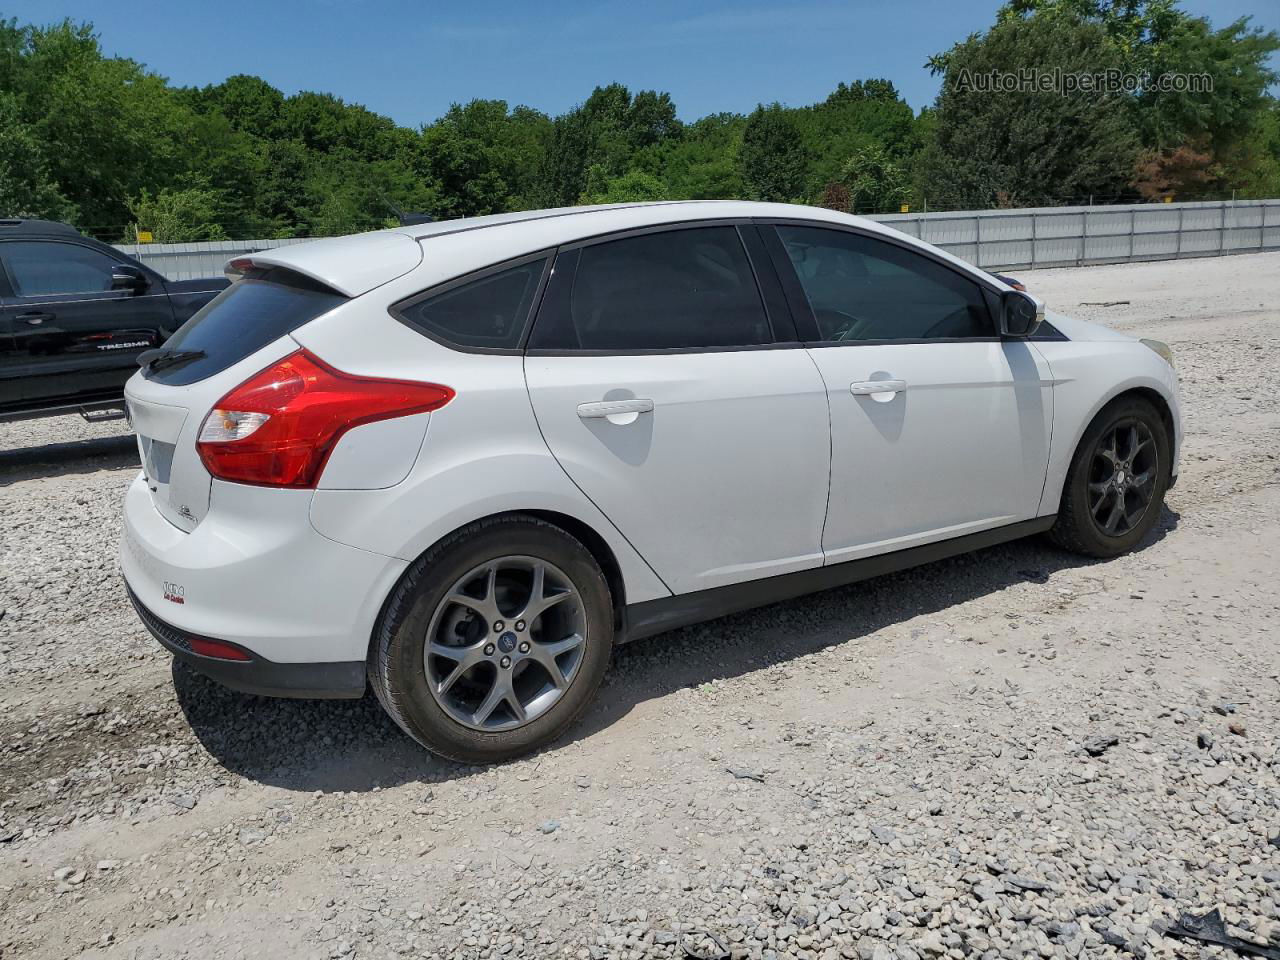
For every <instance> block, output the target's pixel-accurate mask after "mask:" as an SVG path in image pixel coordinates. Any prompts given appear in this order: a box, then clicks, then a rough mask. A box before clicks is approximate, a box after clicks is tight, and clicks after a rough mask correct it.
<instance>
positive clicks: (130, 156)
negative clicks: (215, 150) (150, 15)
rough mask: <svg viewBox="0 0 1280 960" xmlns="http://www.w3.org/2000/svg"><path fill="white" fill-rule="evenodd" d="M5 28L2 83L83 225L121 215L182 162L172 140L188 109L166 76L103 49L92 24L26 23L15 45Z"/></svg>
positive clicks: (115, 220) (118, 220)
mask: <svg viewBox="0 0 1280 960" xmlns="http://www.w3.org/2000/svg"><path fill="white" fill-rule="evenodd" d="M7 33H8V39H7V40H6V41H5V45H4V46H5V49H6V50H8V52H9V53H8V56H9V57H10V58H11V60H10V63H9V64H8V65H7V66H6V67H5V68H4V71H5V72H6V73H7V74H9V75H10V76H11V77H12V82H11V84H9V85H7V86H6V89H7V91H8V92H10V93H11V94H13V95H14V96H15V98H16V101H17V104H18V112H19V116H20V118H21V120H22V122H23V123H24V124H25V125H26V126H27V127H28V128H29V129H30V130H31V132H32V134H33V135H34V136H35V137H36V138H37V140H38V141H39V142H40V143H41V144H42V145H44V150H43V152H44V156H45V159H46V162H47V163H48V169H49V176H50V177H51V178H52V179H53V181H54V182H55V183H57V185H58V189H59V190H60V191H61V193H62V194H63V195H64V196H66V197H67V199H68V200H69V201H71V202H72V203H73V204H74V205H75V206H76V207H77V208H78V209H79V214H80V222H81V224H82V225H83V226H86V227H89V228H95V227H102V228H110V227H111V226H112V225H119V224H123V223H124V222H125V220H126V218H127V216H128V207H127V205H126V198H127V197H129V196H134V195H136V194H137V193H138V191H139V190H140V189H142V188H143V187H144V186H147V185H148V184H154V183H156V182H161V183H163V182H167V181H168V180H170V179H171V178H172V177H173V175H174V174H175V173H176V172H178V171H179V170H180V168H181V165H182V159H181V157H180V156H179V155H178V151H177V150H176V145H177V143H178V142H179V141H180V136H179V134H180V132H181V130H182V129H183V128H184V127H185V126H186V124H187V123H188V122H189V119H190V114H189V112H188V111H186V110H184V109H183V107H182V105H181V104H180V103H179V102H178V100H177V98H175V97H174V96H173V93H172V91H171V90H170V89H169V87H168V85H167V84H166V82H165V80H164V78H163V77H159V76H157V75H155V74H153V73H149V72H147V71H146V70H144V69H143V68H142V67H141V66H140V65H139V64H137V63H135V62H134V61H132V60H126V59H121V58H114V57H112V58H108V57H104V56H103V55H102V51H101V48H100V47H99V44H98V39H97V36H96V35H95V34H94V33H93V30H92V27H90V26H89V25H88V24H74V23H72V22H71V21H69V20H66V21H63V22H62V23H59V24H55V25H53V26H49V27H34V26H28V27H23V28H20V29H19V30H18V35H19V42H18V43H17V45H16V48H15V44H14V42H13V32H12V30H10V31H7ZM117 228H118V227H117Z"/></svg>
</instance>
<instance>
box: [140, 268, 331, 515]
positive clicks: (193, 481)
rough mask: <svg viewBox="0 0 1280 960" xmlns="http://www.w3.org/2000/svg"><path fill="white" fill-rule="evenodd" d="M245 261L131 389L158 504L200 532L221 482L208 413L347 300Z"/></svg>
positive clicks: (149, 478)
mask: <svg viewBox="0 0 1280 960" xmlns="http://www.w3.org/2000/svg"><path fill="white" fill-rule="evenodd" d="M243 267H244V272H243V275H242V276H241V278H240V279H238V280H237V281H236V282H235V283H233V284H232V285H231V286H230V287H228V288H227V289H226V290H224V291H223V292H222V293H220V294H218V296H217V297H215V298H214V299H213V300H211V301H210V302H209V303H208V304H207V305H206V306H205V307H204V308H203V309H201V310H200V312H199V313H197V314H196V315H195V316H193V317H192V318H191V319H190V320H189V321H187V322H186V323H185V324H183V326H182V327H181V328H180V329H179V330H178V332H177V333H175V334H174V335H173V336H172V337H171V338H170V339H169V341H168V343H166V344H165V345H164V347H163V348H162V350H160V351H156V352H155V353H154V354H153V356H152V357H151V359H150V360H149V362H148V363H146V364H145V365H144V366H143V367H142V369H141V370H139V371H138V373H137V374H135V375H134V377H133V378H132V379H131V380H130V381H129V384H128V386H127V387H126V388H125V402H126V404H127V406H128V410H129V418H130V421H131V423H132V424H133V429H134V432H135V433H136V434H137V436H138V452H139V454H140V455H141V458H142V469H143V471H144V472H145V473H146V477H147V486H148V488H149V489H150V491H151V499H152V502H153V503H154V504H155V507H156V509H157V510H158V511H159V512H160V513H161V515H163V516H164V517H165V519H167V520H168V521H169V522H170V523H172V524H173V525H174V526H176V527H178V528H179V529H181V530H188V531H189V530H194V529H195V528H196V526H197V525H198V524H199V523H200V521H201V520H202V519H204V516H205V514H206V513H208V510H209V492H210V489H211V487H212V479H211V478H210V476H209V472H208V470H206V469H205V467H204V463H203V462H202V461H201V460H200V456H199V453H198V452H197V449H196V440H197V439H198V437H199V434H200V428H201V426H202V425H203V423H204V419H205V417H206V416H207V415H208V412H209V411H210V410H211V409H212V408H213V407H214V405H215V404H216V403H217V402H218V400H219V399H220V398H221V397H223V396H225V395H226V393H227V392H228V391H230V390H232V389H233V388H235V387H236V386H237V385H239V384H240V383H243V382H244V381H245V380H246V379H248V378H249V377H250V376H252V375H253V374H255V373H257V372H258V371H259V370H261V369H262V368H263V367H266V366H268V365H270V364H271V363H273V362H275V361H276V360H279V359H280V358H282V357H284V356H287V355H288V354H290V353H292V352H293V351H294V350H296V349H297V347H298V345H297V344H296V343H295V342H294V341H293V340H292V339H291V338H290V337H289V336H288V335H289V333H291V332H292V331H294V330H296V329H297V328H298V327H300V326H302V325H303V324H304V323H308V322H310V321H311V320H314V319H315V318H316V317H319V316H321V315H322V314H325V313H328V312H329V311H330V310H332V309H333V308H334V307H337V306H339V305H340V304H342V303H345V302H346V300H347V298H346V297H345V296H344V295H343V294H341V293H339V292H337V291H336V290H333V289H331V288H329V287H327V286H325V285H324V284H321V283H318V282H317V281H315V280H313V279H312V278H310V277H307V276H304V275H303V274H300V273H297V272H296V271H293V270H289V269H288V268H285V267H276V266H262V267H257V266H252V265H249V264H244V265H243Z"/></svg>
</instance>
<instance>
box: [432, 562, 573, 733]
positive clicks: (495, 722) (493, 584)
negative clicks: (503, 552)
mask: <svg viewBox="0 0 1280 960" xmlns="http://www.w3.org/2000/svg"><path fill="white" fill-rule="evenodd" d="M586 642H587V620H586V612H585V609H584V607H583V603H582V597H581V596H580V595H579V594H578V590H577V588H576V587H574V585H573V581H571V580H570V579H569V578H568V576H566V575H565V573H564V572H563V571H562V570H561V569H560V568H559V567H557V566H555V565H554V564H551V563H548V562H547V561H545V560H539V559H538V558H536V557H525V556H511V557H501V558H498V559H496V560H491V561H489V562H487V563H483V564H480V565H479V566H477V567H475V568H473V569H472V570H471V571H470V572H468V573H467V574H465V575H464V576H462V577H460V578H459V579H458V580H457V581H455V583H454V584H453V586H452V587H450V589H449V591H448V593H446V594H445V597H444V599H443V600H441V601H440V603H439V604H438V605H437V607H436V609H435V612H434V613H433V614H432V617H431V623H430V625H429V626H428V628H427V636H426V642H425V644H424V649H423V665H424V668H425V670H426V675H427V686H428V688H429V689H430V691H431V695H432V696H433V697H434V698H435V700H436V702H437V703H438V704H439V705H440V707H441V708H442V709H443V710H444V711H445V712H446V713H447V714H448V715H449V716H450V717H451V718H453V719H454V720H455V721H457V722H458V723H460V724H462V725H463V726H466V727H470V728H472V729H473V730H483V731H485V732H491V731H497V730H511V729H515V728H516V727H521V726H524V725H525V724H526V723H530V722H531V721H533V720H534V719H536V718H537V717H539V716H541V715H542V714H543V713H545V712H546V711H547V710H549V709H550V708H551V707H552V706H553V705H554V704H555V703H556V702H557V701H558V700H559V699H560V698H561V697H562V696H564V693H565V691H566V690H568V689H569V685H570V684H571V683H572V682H573V679H574V677H575V676H576V675H577V672H578V668H579V666H580V665H581V663H582V657H583V653H584V652H585V649H586Z"/></svg>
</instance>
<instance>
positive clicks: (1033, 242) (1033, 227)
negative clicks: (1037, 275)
mask: <svg viewBox="0 0 1280 960" xmlns="http://www.w3.org/2000/svg"><path fill="white" fill-rule="evenodd" d="M1035 268H1036V212H1035V210H1032V211H1031V269H1032V270H1034V269H1035Z"/></svg>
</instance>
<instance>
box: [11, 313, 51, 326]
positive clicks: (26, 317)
mask: <svg viewBox="0 0 1280 960" xmlns="http://www.w3.org/2000/svg"><path fill="white" fill-rule="evenodd" d="M18 319H19V320H21V321H22V322H23V323H29V324H31V325H32V326H33V327H37V326H39V325H40V324H42V323H44V322H45V321H46V320H52V319H53V314H52V313H20V314H18Z"/></svg>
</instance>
